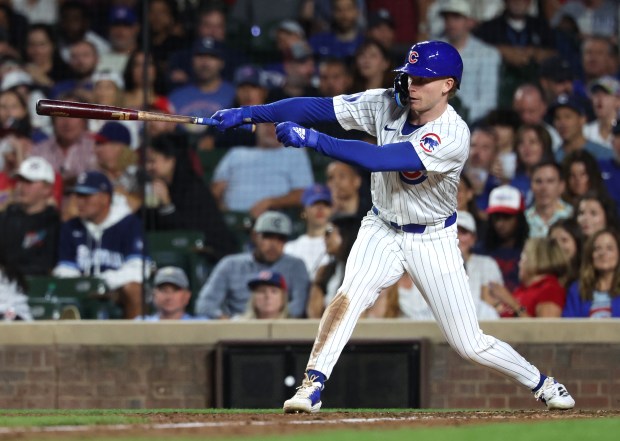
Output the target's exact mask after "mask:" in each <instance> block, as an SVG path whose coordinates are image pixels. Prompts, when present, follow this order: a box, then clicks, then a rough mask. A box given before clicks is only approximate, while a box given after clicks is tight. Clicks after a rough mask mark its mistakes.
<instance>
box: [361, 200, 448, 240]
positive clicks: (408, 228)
mask: <svg viewBox="0 0 620 441" xmlns="http://www.w3.org/2000/svg"><path fill="white" fill-rule="evenodd" d="M372 212H373V213H375V214H376V215H377V216H378V215H379V210H377V207H375V206H374V205H373V206H372ZM386 222H387V221H386ZM454 222H456V211H455V212H454V213H452V214H451V215H450V216H448V217H447V218H446V221H445V222H444V223H443V227H444V228H447V227H449V226H450V225H453V224H454ZM389 224H390V225H391V226H392V227H393V228H395V229H397V230H400V231H404V232H405V233H418V234H419V233H424V231H425V230H426V227H427V225H421V224H407V225H398V224H397V223H396V222H389Z"/></svg>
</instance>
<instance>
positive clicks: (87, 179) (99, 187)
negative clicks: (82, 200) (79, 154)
mask: <svg viewBox="0 0 620 441" xmlns="http://www.w3.org/2000/svg"><path fill="white" fill-rule="evenodd" d="M113 191H114V187H112V183H111V182H110V180H109V179H108V178H107V176H106V175H104V174H103V173H101V172H98V171H89V172H84V173H80V174H79V175H78V178H77V181H76V183H75V186H74V187H73V189H72V193H76V194H95V193H108V194H112V192H113Z"/></svg>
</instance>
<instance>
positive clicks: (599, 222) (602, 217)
mask: <svg viewBox="0 0 620 441" xmlns="http://www.w3.org/2000/svg"><path fill="white" fill-rule="evenodd" d="M575 206H576V210H575V214H574V216H575V219H576V221H577V224H578V225H579V229H580V230H581V232H582V234H583V236H584V237H585V238H588V237H590V236H592V235H593V234H594V233H596V232H597V231H600V230H602V229H604V228H607V227H617V226H618V216H617V214H616V213H617V212H616V203H615V202H614V200H613V199H611V198H610V197H609V196H607V192H603V193H600V192H596V191H588V192H586V193H585V194H583V195H582V196H581V197H580V198H579V199H578V200H577V203H576V205H575Z"/></svg>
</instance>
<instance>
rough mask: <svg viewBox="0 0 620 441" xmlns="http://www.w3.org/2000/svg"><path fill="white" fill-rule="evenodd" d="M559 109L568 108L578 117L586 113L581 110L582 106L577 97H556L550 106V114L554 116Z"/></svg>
mask: <svg viewBox="0 0 620 441" xmlns="http://www.w3.org/2000/svg"><path fill="white" fill-rule="evenodd" d="M560 107H568V108H569V109H572V110H574V111H575V112H577V113H578V114H580V115H585V114H586V111H585V109H584V108H583V105H582V104H581V102H580V101H579V100H578V99H577V97H575V96H574V95H566V94H564V95H560V96H558V98H557V99H556V101H555V103H553V104H552V105H551V108H550V109H549V111H550V112H551V114H552V115H553V114H555V111H556V110H557V109H559V108H560Z"/></svg>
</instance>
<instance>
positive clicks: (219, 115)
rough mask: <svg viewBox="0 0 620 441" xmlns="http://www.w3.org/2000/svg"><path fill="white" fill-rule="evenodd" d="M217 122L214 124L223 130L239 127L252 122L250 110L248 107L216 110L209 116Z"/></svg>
mask: <svg viewBox="0 0 620 441" xmlns="http://www.w3.org/2000/svg"><path fill="white" fill-rule="evenodd" d="M211 118H213V119H214V120H216V121H217V122H218V124H217V125H216V126H215V127H217V128H218V130H221V131H224V130H226V129H232V128H235V127H239V126H241V125H243V124H247V123H251V122H252V111H251V109H250V107H235V108H233V109H223V110H218V111H217V112H215V113H214V114H213V116H212V117H211Z"/></svg>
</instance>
